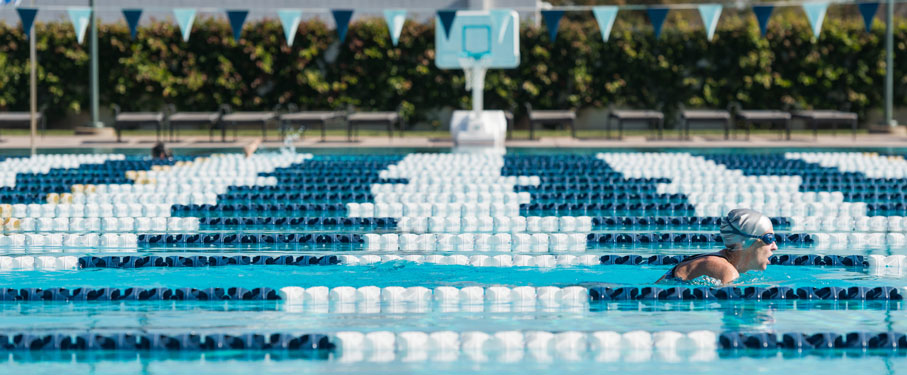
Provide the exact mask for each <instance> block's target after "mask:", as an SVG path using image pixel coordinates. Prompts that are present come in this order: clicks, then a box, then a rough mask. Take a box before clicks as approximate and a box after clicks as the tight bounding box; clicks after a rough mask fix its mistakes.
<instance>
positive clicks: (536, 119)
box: [527, 105, 576, 140]
mask: <svg viewBox="0 0 907 375" xmlns="http://www.w3.org/2000/svg"><path fill="white" fill-rule="evenodd" d="M527 108H529V140H534V139H535V125H536V124H565V125H569V126H570V136H571V137H573V138H576V126H575V122H576V111H573V110H533V109H532V107H529V106H528V105H527Z"/></svg>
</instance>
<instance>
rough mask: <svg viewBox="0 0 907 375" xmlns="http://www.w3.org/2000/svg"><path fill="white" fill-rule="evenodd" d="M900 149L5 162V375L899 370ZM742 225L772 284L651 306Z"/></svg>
mask: <svg viewBox="0 0 907 375" xmlns="http://www.w3.org/2000/svg"><path fill="white" fill-rule="evenodd" d="M881 151H882V152H872V150H859V151H824V150H823V151H821V152H817V151H809V150H797V151H796V152H783V151H775V150H749V151H747V152H741V151H740V150H721V149H717V150H715V149H711V150H707V151H702V152H697V151H693V152H691V151H689V150H670V152H648V151H640V152H637V151H616V150H582V151H581V152H575V153H567V152H565V151H563V150H520V151H516V152H510V153H507V154H503V155H502V154H457V153H452V152H450V151H449V150H440V151H433V152H428V151H426V150H377V151H373V152H365V151H363V152H357V153H354V154H351V153H343V154H341V153H339V152H342V150H335V151H334V152H335V153H330V152H322V153H318V154H305V153H276V152H275V153H267V152H266V153H260V154H257V155H255V156H253V157H251V158H244V157H242V156H239V155H235V154H214V155H209V154H208V153H207V152H206V151H204V150H199V151H187V152H186V153H184V154H183V155H181V156H178V157H177V158H176V159H175V160H170V161H151V160H148V159H146V158H144V157H143V156H140V155H125V154H116V153H103V152H99V153H94V154H92V155H77V154H56V155H40V156H36V157H34V158H28V157H17V156H15V155H6V156H0V228H2V234H0V352H2V353H0V373H26V372H28V373H37V374H43V373H58V372H60V371H76V372H79V373H117V374H122V373H166V374H173V373H193V374H199V373H218V374H223V373H249V372H253V371H255V372H261V371H266V372H269V373H271V372H273V373H290V372H294V373H298V372H300V371H304V372H325V373H363V372H369V373H401V372H408V373H462V372H467V371H468V372H481V373H500V372H517V371H519V372H521V373H551V372H554V371H557V372H566V373H579V372H590V371H602V370H607V371H615V372H617V371H619V372H622V373H623V372H626V373H654V372H668V371H670V372H672V373H678V374H687V373H728V372H732V371H733V372H740V370H741V369H747V370H745V371H748V372H766V373H768V372H773V373H775V372H783V371H791V370H796V371H799V372H807V373H819V372H828V371H838V372H840V371H853V372H857V371H859V372H872V373H892V374H893V373H898V371H897V370H898V369H902V368H904V366H903V365H904V363H907V361H905V356H907V337H905V336H903V335H902V333H907V314H905V311H907V308H905V301H904V300H903V296H905V295H907V278H905V275H907V257H905V255H907V239H905V234H907V204H905V203H904V197H905V196H907V195H905V194H907V161H905V160H904V158H903V157H902V156H901V154H900V153H899V152H901V151H902V150H881ZM737 207H748V208H754V209H757V210H760V211H762V212H764V213H766V215H768V216H770V217H771V218H772V220H773V224H775V232H776V234H777V235H778V237H779V241H778V242H779V251H778V252H777V253H776V254H775V255H774V256H773V258H772V263H773V264H772V265H770V266H769V267H768V269H767V270H765V271H762V272H749V273H746V274H744V275H742V276H741V278H740V279H739V280H737V281H735V282H734V283H732V284H731V285H729V286H726V287H725V286H719V285H711V284H709V283H706V282H704V281H702V280H699V281H697V282H694V283H691V284H655V281H656V280H658V279H659V278H660V277H661V276H662V275H663V274H664V273H665V272H667V271H668V270H670V269H671V267H672V266H673V264H676V263H677V262H679V261H681V260H682V259H683V258H684V257H685V256H689V255H692V254H697V253H701V252H707V251H714V250H718V249H720V248H721V246H722V244H721V242H720V238H718V237H717V236H715V234H716V232H717V220H718V218H719V217H721V216H723V215H724V214H726V213H727V211H728V210H730V209H733V208H737ZM902 372H903V370H902Z"/></svg>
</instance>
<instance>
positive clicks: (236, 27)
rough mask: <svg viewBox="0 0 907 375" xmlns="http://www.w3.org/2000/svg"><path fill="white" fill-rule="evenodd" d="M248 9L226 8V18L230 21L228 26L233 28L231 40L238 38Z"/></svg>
mask: <svg viewBox="0 0 907 375" xmlns="http://www.w3.org/2000/svg"><path fill="white" fill-rule="evenodd" d="M248 15H249V11H248V10H228V11H227V19H228V20H229V21H230V28H231V29H233V40H239V37H240V36H242V25H243V24H244V23H246V16H248Z"/></svg>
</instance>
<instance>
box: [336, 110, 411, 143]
mask: <svg viewBox="0 0 907 375" xmlns="http://www.w3.org/2000/svg"><path fill="white" fill-rule="evenodd" d="M399 121H400V115H399V114H397V112H356V113H353V114H350V115H349V116H347V118H346V123H347V136H346V137H347V140H348V141H352V140H353V130H354V129H356V130H357V133H358V127H360V126H363V125H386V126H387V135H388V137H390V138H393V137H394V125H395V124H397V123H398V122H399Z"/></svg>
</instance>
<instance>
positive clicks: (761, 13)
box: [753, 5, 775, 37]
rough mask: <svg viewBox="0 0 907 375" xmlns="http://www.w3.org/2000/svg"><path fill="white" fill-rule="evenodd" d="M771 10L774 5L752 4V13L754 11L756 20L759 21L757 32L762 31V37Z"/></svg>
mask: <svg viewBox="0 0 907 375" xmlns="http://www.w3.org/2000/svg"><path fill="white" fill-rule="evenodd" d="M773 10H775V6H774V5H754V6H753V13H756V21H757V22H759V32H761V33H762V36H763V37H764V36H765V32H766V31H767V30H768V19H769V18H771V17H772V11H773Z"/></svg>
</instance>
